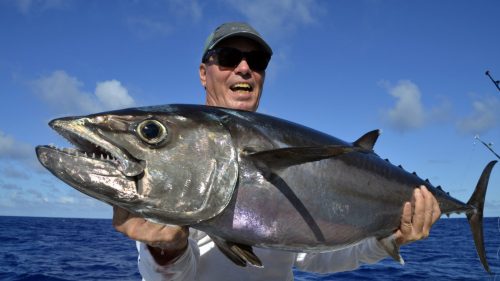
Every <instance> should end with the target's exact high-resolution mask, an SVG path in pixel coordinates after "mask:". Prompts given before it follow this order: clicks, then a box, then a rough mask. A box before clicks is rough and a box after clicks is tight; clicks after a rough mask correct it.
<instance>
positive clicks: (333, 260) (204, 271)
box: [137, 229, 387, 281]
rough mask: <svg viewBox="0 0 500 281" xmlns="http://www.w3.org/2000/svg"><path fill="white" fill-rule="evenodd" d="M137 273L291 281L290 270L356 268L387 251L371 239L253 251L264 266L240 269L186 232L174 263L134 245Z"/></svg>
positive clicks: (148, 277) (148, 279) (199, 235)
mask: <svg viewBox="0 0 500 281" xmlns="http://www.w3.org/2000/svg"><path fill="white" fill-rule="evenodd" d="M137 250H138V252H139V258H138V264H139V272H140V273H141V275H142V278H143V280H145V281H160V280H175V281H181V280H182V281H187V280H199V281H203V280H238V281H247V280H248V281H251V280H277V281H278V280H279V281H283V280H293V272H292V267H293V266H295V267H297V268H298V269H299V270H302V271H309V272H319V273H327V272H340V271H348V270H353V269H356V268H358V267H359V266H360V265H361V264H362V263H375V262H377V261H379V260H381V259H383V258H385V257H387V252H386V251H385V250H384V248H383V246H382V244H380V242H378V240H377V239H376V238H374V237H371V238H367V239H365V240H363V241H361V242H360V243H358V244H356V245H353V246H351V247H348V248H344V249H340V250H336V251H331V252H326V253H312V254H311V253H307V254H305V253H294V252H287V251H279V250H270V249H260V248H254V253H255V254H256V255H257V256H258V257H259V258H260V260H261V261H262V263H263V265H264V267H263V268H257V267H253V266H247V267H240V266H237V265H235V264H233V262H232V261H230V260H229V259H228V258H227V257H226V256H225V255H224V254H223V253H222V252H220V251H219V249H217V247H216V246H215V245H214V243H213V242H212V240H211V239H210V237H208V235H206V234H205V233H204V232H201V231H197V230H194V229H191V230H190V238H189V245H188V248H187V249H186V252H184V254H182V255H181V257H179V259H177V260H176V261H175V262H174V263H172V264H169V265H166V266H160V265H158V264H156V262H155V260H154V258H153V257H152V256H151V254H150V252H149V250H148V247H147V245H146V244H143V243H140V242H137Z"/></svg>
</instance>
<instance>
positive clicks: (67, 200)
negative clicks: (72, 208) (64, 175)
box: [57, 196, 76, 204]
mask: <svg viewBox="0 0 500 281" xmlns="http://www.w3.org/2000/svg"><path fill="white" fill-rule="evenodd" d="M57 202H58V203H61V204H75V203H76V199H75V198H74V197H71V196H61V197H59V198H58V200H57Z"/></svg>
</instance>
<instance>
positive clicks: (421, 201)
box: [412, 188, 425, 232]
mask: <svg viewBox="0 0 500 281" xmlns="http://www.w3.org/2000/svg"><path fill="white" fill-rule="evenodd" d="M413 197H414V198H415V213H414V214H413V217H412V224H413V228H414V231H416V232H421V231H422V227H423V225H424V220H425V198H424V197H423V195H422V191H421V190H420V188H416V189H415V191H414V192H413Z"/></svg>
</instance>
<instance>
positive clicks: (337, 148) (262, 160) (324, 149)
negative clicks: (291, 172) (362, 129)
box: [244, 145, 365, 171]
mask: <svg viewBox="0 0 500 281" xmlns="http://www.w3.org/2000/svg"><path fill="white" fill-rule="evenodd" d="M364 150H365V149H364V148H362V147H354V146H344V145H324V146H310V147H286V148H278V149H272V150H264V151H258V152H253V151H252V150H244V153H245V154H246V155H245V156H247V157H249V158H251V159H253V160H254V162H255V163H256V164H257V166H258V167H259V168H264V167H265V168H268V169H271V170H273V171H276V170H281V169H284V168H287V167H290V166H293V165H299V164H304V163H307V162H314V161H319V160H322V159H327V158H331V157H335V156H339V155H342V154H345V153H350V152H354V151H364Z"/></svg>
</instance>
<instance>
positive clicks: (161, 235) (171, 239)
mask: <svg viewBox="0 0 500 281" xmlns="http://www.w3.org/2000/svg"><path fill="white" fill-rule="evenodd" d="M113 226H114V227H115V229H116V230H117V231H119V232H121V233H123V234H125V235H126V236H128V237H129V238H130V239H133V240H135V241H140V242H143V243H145V244H147V245H148V250H149V252H150V253H151V256H152V257H153V258H154V259H155V261H156V263H157V264H158V265H167V264H169V263H172V262H174V261H175V260H176V259H177V258H178V257H180V256H181V255H182V254H183V253H184V252H185V251H186V249H187V247H188V236H189V229H188V228H187V227H180V226H173V225H172V226H166V225H161V224H156V223H152V222H149V221H147V220H145V219H143V218H141V217H138V216H136V215H133V214H131V213H129V212H128V211H127V210H124V209H122V208H120V207H116V206H115V207H113Z"/></svg>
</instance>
